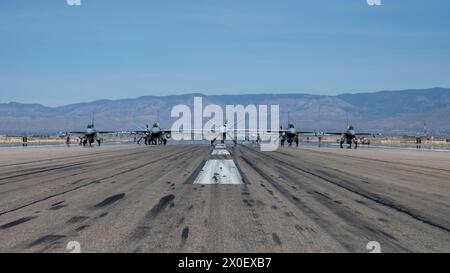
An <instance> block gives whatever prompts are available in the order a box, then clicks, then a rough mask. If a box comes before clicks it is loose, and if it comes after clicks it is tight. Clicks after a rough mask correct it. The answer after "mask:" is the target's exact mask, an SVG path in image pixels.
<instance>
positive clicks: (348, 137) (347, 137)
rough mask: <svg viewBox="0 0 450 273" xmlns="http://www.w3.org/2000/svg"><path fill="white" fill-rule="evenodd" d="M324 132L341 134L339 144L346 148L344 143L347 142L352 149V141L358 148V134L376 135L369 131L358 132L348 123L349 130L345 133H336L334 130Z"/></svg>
mask: <svg viewBox="0 0 450 273" xmlns="http://www.w3.org/2000/svg"><path fill="white" fill-rule="evenodd" d="M324 134H327V135H340V136H341V139H340V141H339V145H340V147H341V149H343V148H344V146H343V144H344V143H347V144H348V145H349V146H348V147H347V148H349V149H351V148H352V143H354V144H355V149H358V138H357V136H374V134H369V133H356V132H355V128H354V127H353V126H352V125H350V124H348V125H347V130H346V131H345V132H344V133H334V132H326V133H324Z"/></svg>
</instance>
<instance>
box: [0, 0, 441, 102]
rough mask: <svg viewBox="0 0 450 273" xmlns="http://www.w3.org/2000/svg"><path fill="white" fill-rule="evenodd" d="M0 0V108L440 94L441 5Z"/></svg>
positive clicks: (421, 1) (411, 0) (427, 1)
mask: <svg viewBox="0 0 450 273" xmlns="http://www.w3.org/2000/svg"><path fill="white" fill-rule="evenodd" d="M81 4H82V5H81V6H77V7H74V6H73V7H72V6H68V5H67V3H66V0H51V1H30V0H2V1H0V102H9V101H19V102H27V103H30V102H32V103H42V104H45V105H50V106H54V105H62V104H67V103H73V102H81V101H92V100H97V99H118V98H130V97H138V96H143V95H166V94H181V93H188V92H202V93H206V94H242V93H285V92H302V93H312V94H330V95H333V94H338V93H343V92H360V91H377V90H395V89H407V88H428V87H435V86H440V87H450V16H449V14H450V1H448V0H382V6H378V7H373V6H369V5H367V3H366V0H343V1H340V0H133V1H126V0H120V1H119V0H109V1H107V0H81Z"/></svg>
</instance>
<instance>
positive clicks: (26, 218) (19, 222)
mask: <svg viewBox="0 0 450 273" xmlns="http://www.w3.org/2000/svg"><path fill="white" fill-rule="evenodd" d="M34 218H37V216H29V217H23V218H20V219H17V220H15V221H12V222H9V223H6V224H4V225H1V226H0V229H7V228H12V227H14V226H18V225H20V224H23V223H26V222H28V221H30V220H33V219H34Z"/></svg>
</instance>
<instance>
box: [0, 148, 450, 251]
mask: <svg viewBox="0 0 450 273" xmlns="http://www.w3.org/2000/svg"><path fill="white" fill-rule="evenodd" d="M227 150H228V151H229V152H230V154H231V155H227V159H229V160H232V162H233V163H234V164H236V167H237V168H238V169H239V173H240V175H242V178H243V180H244V181H245V183H244V184H242V185H217V184H214V185H196V184H192V183H189V182H192V181H194V180H195V179H196V177H197V176H198V175H199V172H200V170H201V168H202V166H204V164H205V162H207V161H208V160H210V159H211V151H212V150H211V148H210V147H208V146H196V145H168V146H166V147H159V146H158V147H143V146H141V147H137V146H133V145H125V146H111V147H106V146H105V147H101V148H92V149H89V148H87V149H85V148H79V147H71V148H65V147H54V148H33V149H4V150H0V252H68V250H67V249H66V246H67V244H68V243H69V242H71V241H77V242H79V243H80V247H81V251H82V252H368V250H367V249H366V246H367V243H368V242H370V241H377V242H379V243H380V246H381V251H382V252H449V251H450V217H449V215H450V206H449V204H450V179H449V178H450V154H448V153H434V152H422V151H405V150H402V151H397V150H378V149H361V150H345V149H344V150H339V149H331V148H325V149H319V148H306V149H295V148H288V147H286V148H283V149H280V150H279V151H277V152H264V153H263V152H260V151H259V150H258V149H257V148H256V147H252V146H242V145H238V146H232V145H228V146H227Z"/></svg>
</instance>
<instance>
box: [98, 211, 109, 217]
mask: <svg viewBox="0 0 450 273" xmlns="http://www.w3.org/2000/svg"><path fill="white" fill-rule="evenodd" d="M106 215H108V213H107V212H103V213H102V214H100V215H99V216H98V217H99V218H103V217H105V216H106Z"/></svg>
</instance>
